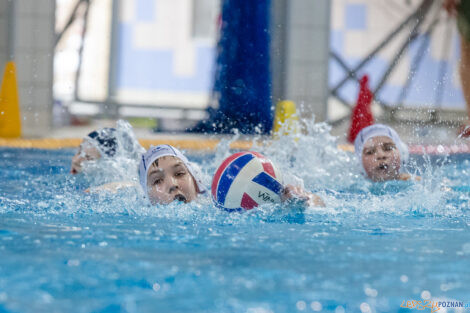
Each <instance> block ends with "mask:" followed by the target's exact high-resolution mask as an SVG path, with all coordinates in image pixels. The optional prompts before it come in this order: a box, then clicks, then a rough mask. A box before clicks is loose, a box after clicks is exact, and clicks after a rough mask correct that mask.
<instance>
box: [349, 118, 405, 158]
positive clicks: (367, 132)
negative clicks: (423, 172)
mask: <svg viewBox="0 0 470 313" xmlns="http://www.w3.org/2000/svg"><path fill="white" fill-rule="evenodd" d="M378 136H386V137H388V138H390V139H392V140H393V142H394V143H395V145H396V146H397V148H398V151H399V152H400V159H401V164H402V165H404V164H406V162H408V158H409V155H410V154H409V152H408V146H407V145H406V144H405V143H404V142H403V141H402V140H401V139H400V136H398V134H397V132H396V131H395V130H394V129H393V128H391V127H389V126H387V125H383V124H374V125H371V126H368V127H365V128H363V129H362V130H361V131H360V132H359V134H357V136H356V139H355V140H354V153H355V154H356V156H357V159H358V160H359V161H360V163H361V167H363V165H362V162H361V160H362V150H363V149H364V144H365V143H366V142H367V140H369V139H371V138H373V137H378Z"/></svg>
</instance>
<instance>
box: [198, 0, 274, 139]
mask: <svg viewBox="0 0 470 313" xmlns="http://www.w3.org/2000/svg"><path fill="white" fill-rule="evenodd" d="M270 4H271V0H256V1H246V0H223V1H222V25H221V30H220V37H219V42H218V46H217V63H216V67H215V79H214V90H213V92H214V97H216V99H218V101H217V102H218V108H210V109H209V119H208V120H205V121H202V122H201V123H199V124H198V125H197V126H196V127H195V128H194V129H193V131H201V132H220V133H230V132H233V130H234V129H238V131H240V132H241V133H255V132H261V133H269V132H270V131H271V128H272V122H273V108H272V101H271V73H270V25H269V24H270V23H269V21H270Z"/></svg>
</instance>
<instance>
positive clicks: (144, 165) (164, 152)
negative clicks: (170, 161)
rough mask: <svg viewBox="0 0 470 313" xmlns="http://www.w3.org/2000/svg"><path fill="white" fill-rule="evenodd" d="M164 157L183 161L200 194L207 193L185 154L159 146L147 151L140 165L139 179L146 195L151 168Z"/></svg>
mask: <svg viewBox="0 0 470 313" xmlns="http://www.w3.org/2000/svg"><path fill="white" fill-rule="evenodd" d="M164 156H174V157H176V158H178V159H180V160H181V161H183V163H184V165H185V166H186V168H187V169H188V171H189V173H190V174H191V176H192V177H193V178H194V181H195V182H196V184H197V187H198V189H199V193H204V192H205V191H206V188H205V187H204V185H203V184H202V182H201V180H200V179H199V175H197V174H198V172H197V170H196V168H195V166H194V165H193V164H192V163H191V162H189V160H188V158H186V157H185V156H184V154H183V153H182V152H181V151H179V150H178V149H176V148H175V147H173V146H170V145H159V146H150V149H148V150H147V152H145V153H144V154H143V155H142V158H141V160H140V165H139V179H140V185H141V186H142V189H143V190H144V192H145V195H148V194H147V174H148V170H149V167H150V166H151V165H152V163H153V162H155V161H156V160H158V159H159V158H161V157H164Z"/></svg>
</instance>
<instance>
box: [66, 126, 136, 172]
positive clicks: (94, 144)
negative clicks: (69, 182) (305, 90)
mask: <svg viewBox="0 0 470 313" xmlns="http://www.w3.org/2000/svg"><path fill="white" fill-rule="evenodd" d="M144 151H145V150H144V148H142V146H141V145H140V144H139V142H138V141H137V140H136V139H135V135H134V132H133V131H132V126H131V125H130V124H129V123H128V122H127V121H124V120H118V121H117V122H116V128H108V127H105V128H101V129H98V130H95V131H92V132H91V133H89V134H88V135H87V136H85V138H83V141H82V143H81V144H80V147H79V148H78V151H77V153H76V154H75V155H74V156H73V158H72V164H71V169H70V173H72V174H78V173H80V172H83V170H84V165H85V163H86V162H89V161H98V160H101V159H102V160H103V161H106V162H101V163H100V164H99V167H100V168H101V169H103V170H105V171H107V169H108V167H109V166H112V167H113V168H112V169H110V171H107V172H110V173H111V172H112V173H113V174H115V175H114V178H116V177H115V176H116V175H117V174H119V173H121V172H122V173H121V174H122V175H121V176H124V177H125V178H127V172H132V176H135V174H136V173H137V168H138V164H139V160H140V156H141V154H142V153H143V152H144ZM109 161H110V162H109ZM104 163H109V164H104ZM111 163H113V164H111ZM116 166H117V167H118V168H119V170H118V171H117V172H119V173H117V172H116ZM111 176H113V175H111ZM110 178H111V177H110ZM135 180H137V177H135Z"/></svg>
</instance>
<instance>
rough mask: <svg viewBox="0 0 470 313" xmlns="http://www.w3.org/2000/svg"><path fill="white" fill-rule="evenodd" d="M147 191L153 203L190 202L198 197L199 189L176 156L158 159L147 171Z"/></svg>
mask: <svg viewBox="0 0 470 313" xmlns="http://www.w3.org/2000/svg"><path fill="white" fill-rule="evenodd" d="M147 192H148V195H149V198H150V202H152V203H153V204H156V203H160V204H168V203H171V202H173V201H175V200H178V201H182V202H184V203H189V202H191V201H193V200H195V199H196V197H197V194H198V189H197V185H196V182H195V181H194V178H193V176H192V175H191V173H190V172H189V171H188V169H187V168H186V166H185V165H184V163H183V162H182V161H181V160H180V159H178V158H176V157H174V156H164V157H161V158H159V159H158V160H156V161H155V162H153V163H152V165H151V166H150V168H149V170H148V172H147Z"/></svg>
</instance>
